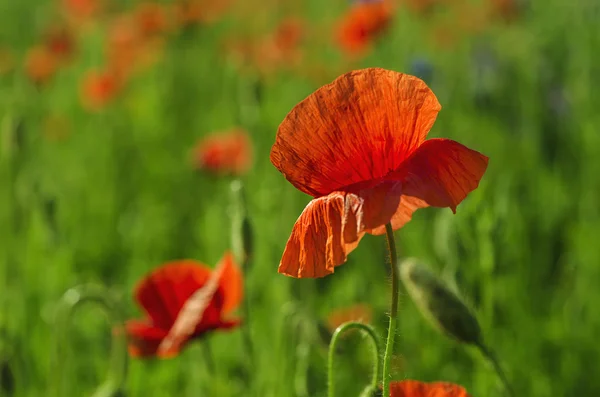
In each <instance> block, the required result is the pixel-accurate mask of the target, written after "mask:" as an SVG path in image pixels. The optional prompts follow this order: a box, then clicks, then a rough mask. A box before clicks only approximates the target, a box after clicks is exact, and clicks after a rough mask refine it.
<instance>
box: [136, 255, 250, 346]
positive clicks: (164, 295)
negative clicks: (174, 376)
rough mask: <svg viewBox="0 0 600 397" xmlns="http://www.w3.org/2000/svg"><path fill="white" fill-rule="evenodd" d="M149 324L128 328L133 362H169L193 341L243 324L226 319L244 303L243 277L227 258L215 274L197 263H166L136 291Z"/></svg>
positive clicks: (143, 322) (139, 321)
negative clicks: (140, 359)
mask: <svg viewBox="0 0 600 397" xmlns="http://www.w3.org/2000/svg"><path fill="white" fill-rule="evenodd" d="M135 299H136V301H137V302H138V304H139V305H140V306H141V307H142V308H143V309H144V311H145V312H146V315H147V317H146V319H144V320H129V321H127V323H126V324H125V330H126V332H127V336H128V340H129V353H130V354H131V355H132V356H134V357H159V358H168V357H173V356H175V355H177V354H178V353H179V352H180V350H181V349H182V348H183V347H184V346H185V345H186V344H187V343H188V342H190V341H191V340H193V339H199V338H201V337H203V336H205V335H206V334H207V333H209V332H211V331H215V330H219V329H220V330H226V329H231V328H233V327H236V326H238V325H239V324H240V321H239V320H238V319H229V318H226V316H227V315H228V314H229V313H231V312H232V311H233V310H234V309H236V308H237V307H238V305H239V303H240V301H241V299H242V274H241V271H240V270H239V268H238V267H237V265H236V264H235V263H234V259H233V255H232V254H231V253H226V254H225V256H224V257H223V258H222V259H221V261H220V262H219V264H218V265H217V266H216V268H215V269H214V270H211V269H210V268H208V267H206V266H205V265H203V264H202V263H199V262H196V261H193V260H182V261H176V262H170V263H167V264H165V265H163V266H161V267H159V268H158V269H156V270H154V271H153V272H152V273H150V274H149V275H148V276H146V277H145V278H144V279H143V280H142V281H141V282H140V283H139V284H138V286H137V287H136V290H135Z"/></svg>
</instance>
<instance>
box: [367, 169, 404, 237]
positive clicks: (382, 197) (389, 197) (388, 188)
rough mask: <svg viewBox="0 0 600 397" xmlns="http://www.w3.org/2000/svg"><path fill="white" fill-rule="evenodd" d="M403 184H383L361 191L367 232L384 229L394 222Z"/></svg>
mask: <svg viewBox="0 0 600 397" xmlns="http://www.w3.org/2000/svg"><path fill="white" fill-rule="evenodd" d="M401 195H402V184H401V183H399V182H395V181H390V182H383V183H380V184H379V185H376V186H375V187H372V188H369V189H364V190H361V191H359V193H358V196H359V197H360V198H361V199H362V200H363V206H362V209H363V228H364V230H365V232H367V233H372V232H371V230H373V229H378V228H384V230H385V224H386V223H388V222H390V221H391V220H392V217H393V216H394V214H395V213H396V209H397V208H398V206H399V203H400V198H401Z"/></svg>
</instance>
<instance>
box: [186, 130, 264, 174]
mask: <svg viewBox="0 0 600 397" xmlns="http://www.w3.org/2000/svg"><path fill="white" fill-rule="evenodd" d="M251 162H252V148H251V144H250V138H249V137H248V134H247V133H246V132H245V131H244V130H242V129H234V130H232V131H230V132H227V133H219V134H214V135H210V136H207V137H204V138H202V139H201V140H200V141H199V142H198V143H197V145H196V148H195V149H194V165H195V167H196V168H197V169H201V170H207V171H210V172H214V173H217V174H235V175H240V174H243V173H245V172H246V171H247V170H248V168H249V167H250V164H251Z"/></svg>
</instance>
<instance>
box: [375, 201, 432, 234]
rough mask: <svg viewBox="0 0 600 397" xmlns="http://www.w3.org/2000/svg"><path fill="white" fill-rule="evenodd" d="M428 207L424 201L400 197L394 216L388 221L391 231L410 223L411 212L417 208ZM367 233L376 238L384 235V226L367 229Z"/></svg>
mask: <svg viewBox="0 0 600 397" xmlns="http://www.w3.org/2000/svg"><path fill="white" fill-rule="evenodd" d="M428 206H429V204H427V203H426V202H425V201H423V200H421V199H419V198H417V197H412V196H409V195H406V194H403V195H402V196H401V197H400V203H399V204H398V208H396V212H395V213H394V215H393V216H392V219H391V220H390V222H391V224H392V229H393V230H398V229H400V228H401V227H402V226H404V225H405V224H406V223H407V222H408V221H410V220H411V219H412V214H413V212H415V211H416V210H418V209H419V208H425V207H428ZM367 233H370V234H373V235H376V236H378V235H381V234H385V225H383V226H379V227H376V228H373V229H369V230H367Z"/></svg>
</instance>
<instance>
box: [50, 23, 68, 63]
mask: <svg viewBox="0 0 600 397" xmlns="http://www.w3.org/2000/svg"><path fill="white" fill-rule="evenodd" d="M44 43H45V46H46V48H47V49H48V50H49V51H50V52H51V53H52V54H53V55H55V56H56V58H57V60H60V61H66V60H68V59H69V58H70V57H71V55H72V54H73V52H74V51H75V38H74V37H73V34H72V32H71V31H70V30H69V29H67V28H66V27H63V26H55V27H52V28H51V29H49V30H48V31H47V33H46V35H45V38H44Z"/></svg>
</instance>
